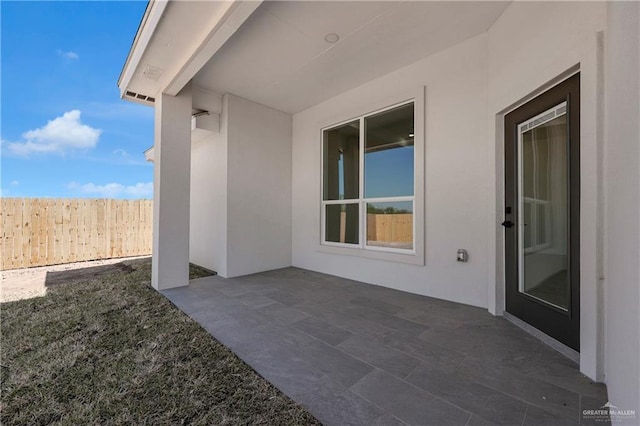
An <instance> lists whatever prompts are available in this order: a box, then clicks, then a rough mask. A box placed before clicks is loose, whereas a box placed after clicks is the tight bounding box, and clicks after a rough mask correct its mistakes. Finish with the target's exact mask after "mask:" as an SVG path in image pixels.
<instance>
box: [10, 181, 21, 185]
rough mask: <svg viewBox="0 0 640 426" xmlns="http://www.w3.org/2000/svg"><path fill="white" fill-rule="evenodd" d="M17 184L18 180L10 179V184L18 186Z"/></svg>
mask: <svg viewBox="0 0 640 426" xmlns="http://www.w3.org/2000/svg"><path fill="white" fill-rule="evenodd" d="M18 185H20V182H18V181H17V180H12V181H11V186H18Z"/></svg>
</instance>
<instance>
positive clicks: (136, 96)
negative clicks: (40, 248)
mask: <svg viewBox="0 0 640 426" xmlns="http://www.w3.org/2000/svg"><path fill="white" fill-rule="evenodd" d="M124 97H125V98H129V99H132V100H135V101H137V102H148V103H151V104H152V103H154V102H155V101H156V99H155V98H152V97H151V96H146V95H143V94H142V93H136V92H132V91H131V90H127V91H126V92H124Z"/></svg>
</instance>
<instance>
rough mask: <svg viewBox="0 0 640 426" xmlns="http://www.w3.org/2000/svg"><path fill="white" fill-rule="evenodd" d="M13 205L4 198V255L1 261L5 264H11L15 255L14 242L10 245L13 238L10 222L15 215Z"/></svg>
mask: <svg viewBox="0 0 640 426" xmlns="http://www.w3.org/2000/svg"><path fill="white" fill-rule="evenodd" d="M12 207H13V206H12V204H10V203H8V202H6V200H2V204H1V205H0V208H1V209H2V221H1V226H2V235H1V236H2V257H1V258H0V262H2V264H3V265H10V264H11V258H12V257H13V244H11V247H9V243H10V238H11V230H10V225H9V223H10V221H11V220H12V219H13V216H14V212H13V208H12Z"/></svg>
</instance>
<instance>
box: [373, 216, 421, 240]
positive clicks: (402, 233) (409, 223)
mask: <svg viewBox="0 0 640 426" xmlns="http://www.w3.org/2000/svg"><path fill="white" fill-rule="evenodd" d="M367 240H368V241H376V242H379V243H412V242H413V214H410V213H396V214H372V213H368V214H367Z"/></svg>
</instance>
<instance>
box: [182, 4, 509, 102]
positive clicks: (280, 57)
mask: <svg viewBox="0 0 640 426" xmlns="http://www.w3.org/2000/svg"><path fill="white" fill-rule="evenodd" d="M508 5H509V2H419V1H418V2H412V1H409V2H360V1H358V2H315V1H309V2H305V1H301V2H290V1H283V2H279V1H274V2H264V3H262V4H261V5H260V6H259V7H258V8H257V9H256V10H255V11H254V12H253V14H252V15H251V16H250V17H249V18H248V19H247V21H246V22H244V24H243V25H242V26H241V27H240V29H239V30H238V31H236V32H235V34H234V35H233V36H232V37H231V38H230V39H229V40H228V41H227V42H226V43H225V44H224V45H223V46H222V47H221V48H220V49H219V50H218V51H217V52H216V53H215V55H214V56H213V57H212V58H211V59H210V60H209V62H208V63H207V64H206V65H205V66H204V67H202V69H201V70H200V71H199V73H198V74H196V76H195V78H194V82H195V84H196V85H198V86H201V87H203V88H207V89H210V90H214V91H216V92H218V93H226V92H230V93H233V94H235V95H238V96H242V97H245V98H247V99H250V100H252V101H254V102H258V103H262V104H265V105H269V106H272V107H274V108H276V109H279V110H282V111H286V112H289V113H295V112H298V111H301V110H304V109H306V108H308V107H310V106H312V105H315V104H317V103H319V102H322V101H323V100H326V99H329V98H330V97H332V96H335V95H337V94H339V93H341V92H343V91H345V90H348V89H350V88H352V87H356V86H358V85H360V84H363V83H365V82H367V81H369V80H372V79H374V78H376V77H379V76H381V75H384V74H386V73H388V72H390V71H392V70H394V69H398V68H401V67H403V66H405V65H408V64H410V63H413V62H415V61H417V60H419V59H421V58H424V57H426V56H429V55H432V54H434V53H436V52H438V51H441V50H444V49H446V48H448V47H450V46H453V45H455V44H457V43H459V42H461V41H463V40H465V39H468V38H470V37H473V36H476V35H478V34H481V33H482V32H485V31H486V30H488V29H489V28H490V27H491V25H492V24H493V23H494V22H495V21H496V19H497V18H498V17H499V16H500V15H501V14H502V12H503V11H504V10H505V9H506V8H507V7H508ZM331 34H337V35H338V36H339V40H338V41H337V42H335V43H330V42H327V41H325V38H326V37H328V38H330V37H332V36H331Z"/></svg>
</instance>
